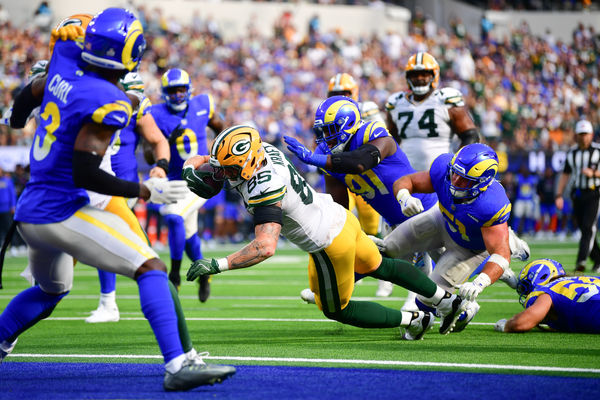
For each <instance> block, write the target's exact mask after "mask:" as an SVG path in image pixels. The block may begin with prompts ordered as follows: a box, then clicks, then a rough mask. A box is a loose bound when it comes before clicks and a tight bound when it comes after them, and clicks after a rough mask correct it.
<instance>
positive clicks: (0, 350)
mask: <svg viewBox="0 0 600 400" xmlns="http://www.w3.org/2000/svg"><path fill="white" fill-rule="evenodd" d="M17 340H19V339H15V341H14V342H12V343H11V342H7V341H6V340H5V341H3V342H1V343H0V364H1V363H2V360H4V357H6V356H7V355H9V354H10V353H11V352H12V351H13V349H14V348H15V345H16V344H17Z"/></svg>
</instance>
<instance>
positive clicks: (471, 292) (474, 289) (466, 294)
mask: <svg viewBox="0 0 600 400" xmlns="http://www.w3.org/2000/svg"><path fill="white" fill-rule="evenodd" d="M491 283H492V281H491V279H490V277H489V276H488V275H487V274H484V273H481V274H479V275H477V278H475V279H474V280H473V282H467V283H463V284H462V285H460V288H459V289H458V295H459V296H460V297H462V298H463V299H465V300H469V301H473V300H475V299H476V298H477V296H479V293H481V292H483V289H485V288H486V287H488V286H490V284H491Z"/></svg>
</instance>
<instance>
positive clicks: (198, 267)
mask: <svg viewBox="0 0 600 400" xmlns="http://www.w3.org/2000/svg"><path fill="white" fill-rule="evenodd" d="M219 272H221V271H220V270H219V262H218V261H217V260H216V259H214V258H211V259H210V260H209V259H200V260H197V261H194V262H193V263H192V266H191V267H190V269H188V272H187V275H186V279H187V280H188V281H194V280H196V279H197V278H198V277H199V276H204V275H214V274H218V273H219Z"/></svg>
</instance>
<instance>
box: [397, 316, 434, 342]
mask: <svg viewBox="0 0 600 400" xmlns="http://www.w3.org/2000/svg"><path fill="white" fill-rule="evenodd" d="M415 314H416V315H417V316H416V317H414V316H413V319H412V321H410V324H409V325H408V326H407V327H406V328H404V333H403V334H402V340H421V339H423V335H424V334H425V332H427V331H428V330H430V329H431V328H432V327H433V323H434V322H435V316H434V315H433V313H431V312H423V311H416V312H415Z"/></svg>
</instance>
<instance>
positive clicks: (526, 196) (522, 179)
mask: <svg viewBox="0 0 600 400" xmlns="http://www.w3.org/2000/svg"><path fill="white" fill-rule="evenodd" d="M537 183H538V178H537V176H535V175H528V176H524V175H521V174H517V195H516V197H515V199H516V200H533V198H534V196H535V194H536V189H537Z"/></svg>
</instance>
